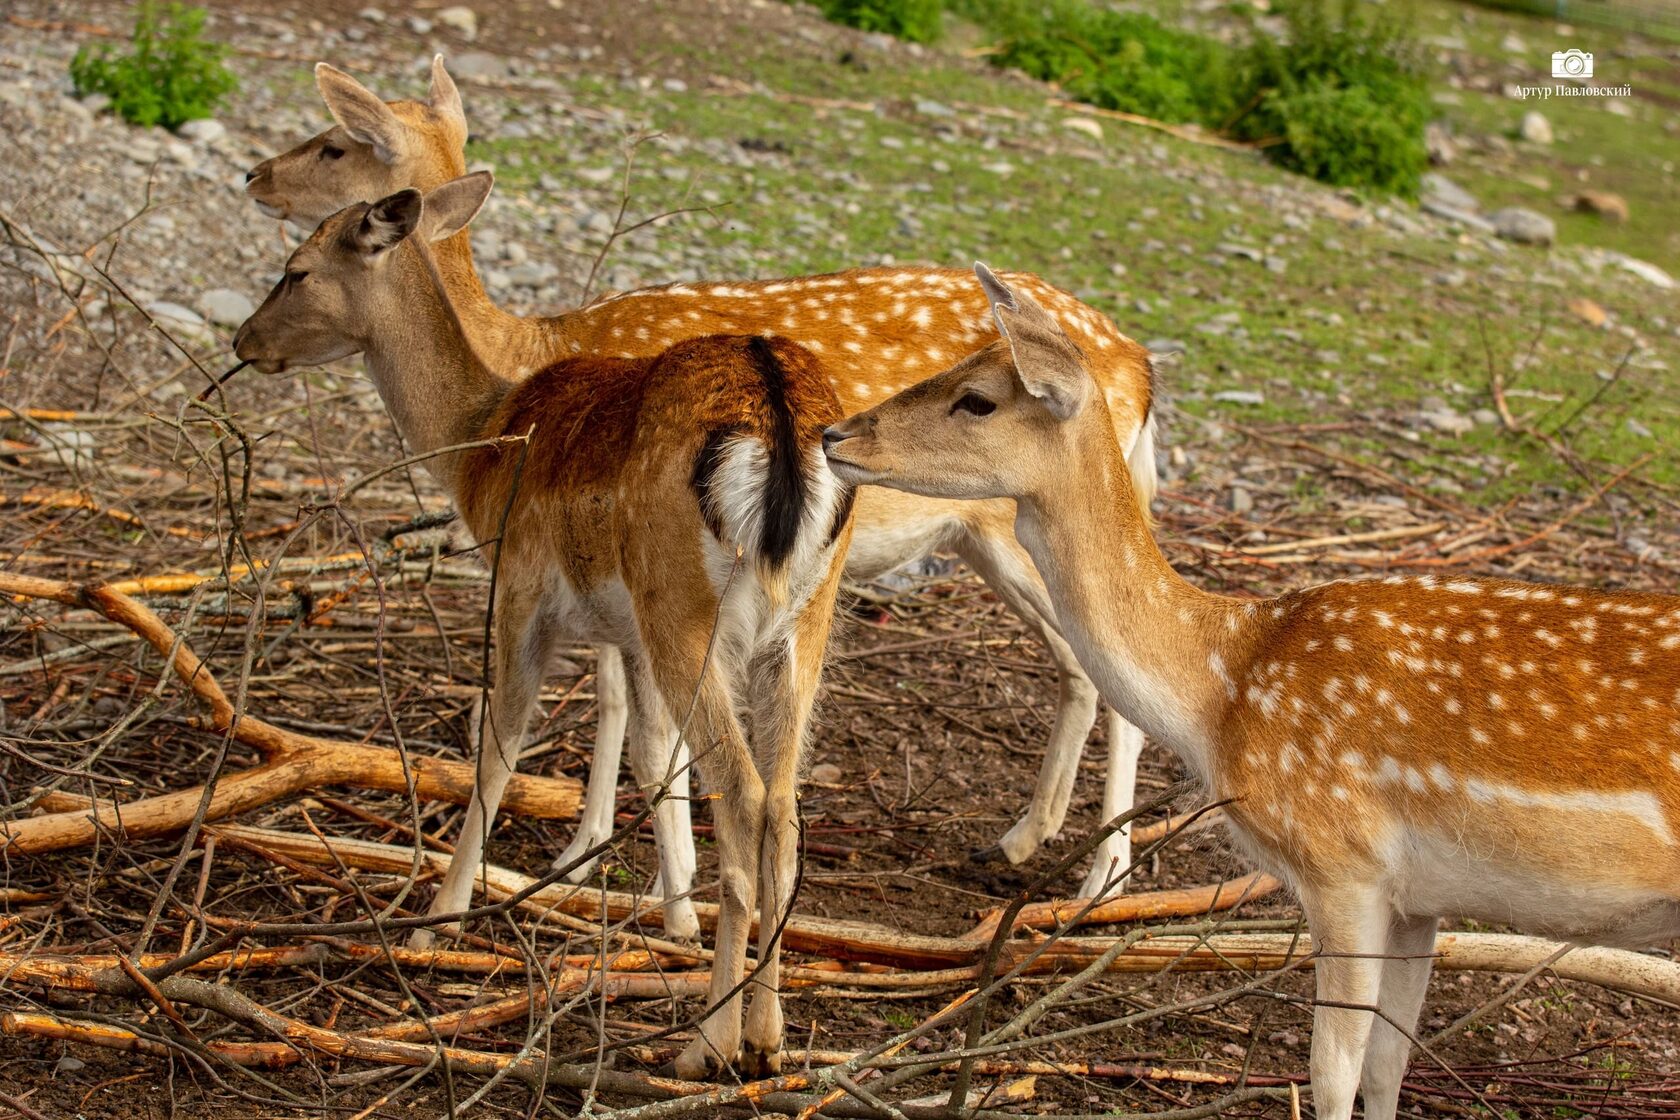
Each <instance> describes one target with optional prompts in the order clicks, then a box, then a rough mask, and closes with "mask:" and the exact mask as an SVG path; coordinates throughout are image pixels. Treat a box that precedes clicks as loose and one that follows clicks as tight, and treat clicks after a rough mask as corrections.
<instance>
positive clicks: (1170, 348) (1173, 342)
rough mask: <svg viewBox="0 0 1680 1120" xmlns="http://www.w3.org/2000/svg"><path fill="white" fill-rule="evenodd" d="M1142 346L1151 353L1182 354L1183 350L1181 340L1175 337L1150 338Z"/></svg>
mask: <svg viewBox="0 0 1680 1120" xmlns="http://www.w3.org/2000/svg"><path fill="white" fill-rule="evenodd" d="M1143 348H1144V349H1145V350H1148V351H1149V352H1150V353H1151V354H1182V353H1184V350H1185V347H1184V343H1183V341H1182V340H1180V339H1176V338H1152V339H1150V340H1149V341H1148V342H1146V343H1144V344H1143Z"/></svg>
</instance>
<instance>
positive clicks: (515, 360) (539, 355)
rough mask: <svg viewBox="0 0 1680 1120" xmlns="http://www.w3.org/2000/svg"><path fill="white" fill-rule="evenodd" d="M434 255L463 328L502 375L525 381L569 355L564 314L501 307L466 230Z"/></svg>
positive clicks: (443, 243)
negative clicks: (483, 278)
mask: <svg viewBox="0 0 1680 1120" xmlns="http://www.w3.org/2000/svg"><path fill="white" fill-rule="evenodd" d="M432 253H433V256H434V258H435V260H436V261H437V269H438V274H439V275H440V276H441V277H442V278H443V286H444V288H445V290H446V291H447V292H448V293H449V302H450V304H451V305H452V306H453V307H454V308H455V314H456V316H457V317H458V318H459V319H460V321H461V327H462V329H463V330H465V331H466V334H467V338H469V339H470V340H471V341H472V344H473V346H474V347H475V348H476V349H477V350H478V352H479V353H480V354H483V355H485V356H486V358H487V359H488V360H489V361H490V363H491V368H492V371H493V372H494V373H495V374H496V376H498V377H500V378H502V379H503V380H506V381H522V380H524V379H525V378H526V377H529V376H530V375H531V374H533V373H535V372H536V371H537V370H539V369H542V368H543V367H544V366H547V365H548V364H549V363H551V362H553V361H555V360H556V359H558V358H560V357H563V356H565V355H566V353H567V349H566V345H565V344H566V340H567V339H566V332H565V322H566V320H565V317H564V316H558V317H554V318H539V317H530V318H526V317H523V316H519V315H515V314H513V313H512V312H509V311H504V310H503V309H502V308H500V307H498V306H496V303H495V301H494V300H492V299H491V298H490V293H488V292H486V291H485V290H484V283H483V281H481V280H480V279H479V276H478V269H477V268H476V267H475V266H474V264H473V252H472V241H471V239H470V238H469V237H468V235H467V231H466V230H462V231H461V232H459V233H457V234H455V235H454V236H453V237H448V238H445V239H444V240H442V241H439V242H437V243H436V244H434V245H433V246H432Z"/></svg>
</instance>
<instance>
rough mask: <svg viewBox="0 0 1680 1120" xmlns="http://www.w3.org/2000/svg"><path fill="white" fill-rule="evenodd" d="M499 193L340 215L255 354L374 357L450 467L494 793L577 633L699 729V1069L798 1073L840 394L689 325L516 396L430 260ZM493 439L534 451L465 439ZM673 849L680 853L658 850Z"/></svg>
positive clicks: (645, 692) (658, 707)
mask: <svg viewBox="0 0 1680 1120" xmlns="http://www.w3.org/2000/svg"><path fill="white" fill-rule="evenodd" d="M489 189H490V176H489V175H488V174H487V173H480V174H477V175H470V176H467V177H465V178H462V179H458V180H454V181H451V182H449V183H446V184H444V185H443V186H441V187H439V188H437V189H436V190H433V191H431V192H429V193H427V194H425V195H422V194H421V193H420V192H419V191H416V190H412V189H408V190H402V191H398V192H396V193H395V194H392V195H389V196H387V197H385V198H382V199H380V200H378V201H377V202H375V203H373V204H371V205H370V204H367V203H358V204H356V205H353V206H350V207H348V208H346V209H344V210H342V211H340V212H339V213H337V214H334V215H332V216H330V217H328V218H327V219H326V221H325V222H323V223H322V225H321V226H320V228H319V229H317V230H316V231H315V233H314V234H313V235H311V236H310V238H309V239H308V240H307V241H306V242H304V243H303V245H301V246H300V247H299V248H298V249H297V251H296V252H294V253H293V254H292V255H291V258H290V259H289V260H288V261H287V263H286V272H285V275H284V277H283V278H282V279H281V280H280V282H279V283H278V284H276V285H275V287H274V289H273V290H272V291H271V292H270V293H269V295H268V298H267V299H266V300H264V302H263V304H262V306H261V307H259V308H258V309H257V310H256V312H255V313H254V314H253V315H252V316H251V318H250V319H249V320H247V321H246V323H245V324H244V325H243V326H242V327H241V328H240V329H239V332H238V335H237V337H236V339H235V348H236V350H237V352H238V354H239V356H240V357H241V358H242V359H244V360H246V361H249V362H252V363H253V364H254V365H255V366H256V367H257V368H258V369H261V370H263V371H265V372H270V373H273V372H279V371H282V370H286V369H290V368H293V367H296V366H306V365H319V364H321V363H323V362H330V361H335V360H337V359H340V358H344V357H348V356H350V355H352V354H355V353H358V352H360V353H362V354H363V355H364V356H365V359H366V363H367V372H368V376H369V378H370V379H371V380H372V382H373V384H374V386H375V388H377V390H378V391H379V395H380V397H381V398H382V399H383V400H384V402H385V405H386V408H387V409H388V410H389V412H390V413H391V417H392V419H393V420H394V421H395V422H396V426H397V428H398V429H399V431H400V432H401V433H402V436H403V438H404V440H405V441H406V442H407V444H408V445H409V446H410V447H412V448H413V449H414V450H415V451H416V452H417V453H419V454H422V455H426V454H432V453H438V454H436V455H435V457H433V458H431V459H429V460H428V466H429V467H430V469H431V471H432V473H433V474H435V475H436V477H437V478H438V480H439V482H440V483H441V484H442V485H443V487H444V488H445V489H446V490H447V491H448V492H449V494H450V496H451V497H452V498H453V499H454V500H455V502H456V504H457V508H459V510H460V511H461V516H462V518H463V520H464V522H465V524H466V525H467V526H468V528H469V529H470V530H471V532H472V534H473V536H474V537H475V538H476V539H477V540H478V541H480V542H482V543H483V544H484V545H485V547H486V548H487V549H488V550H489V552H490V555H489V558H488V559H489V562H490V564H491V565H493V567H494V569H495V571H496V573H497V578H496V582H495V602H494V659H493V663H492V668H493V673H492V677H491V685H492V687H491V692H490V707H489V715H488V718H487V720H486V725H487V730H486V732H485V739H486V742H485V743H484V744H483V747H482V749H481V750H480V755H479V765H478V782H479V785H480V786H481V787H482V788H483V789H484V790H485V796H484V803H485V805H487V806H488V805H493V804H494V803H495V801H496V800H497V798H499V797H500V795H501V792H502V789H503V787H504V786H505V785H506V783H507V780H508V777H509V775H510V774H511V773H512V771H513V769H514V766H515V763H516V752H517V750H518V749H519V745H520V741H521V737H522V735H523V733H524V730H525V727H526V725H527V723H528V721H529V718H530V714H531V709H532V707H533V704H534V702H535V700H536V695H537V690H538V688H539V686H540V684H541V676H542V670H543V668H544V666H545V664H546V663H547V659H548V656H549V654H550V652H551V651H552V649H553V648H554V646H555V645H556V643H557V642H560V641H562V640H593V641H603V642H610V643H611V644H612V645H613V646H614V647H616V648H617V649H619V650H621V651H622V652H623V655H624V662H625V665H626V667H627V679H628V682H629V684H630V690H629V691H630V695H631V697H632V699H633V701H634V704H635V708H636V712H637V716H638V719H639V720H640V721H641V724H642V726H643V727H645V728H647V729H648V730H649V733H650V734H657V735H659V736H661V737H663V738H665V739H667V740H670V739H674V738H675V736H676V735H677V733H678V730H679V724H686V727H687V733H688V735H689V737H690V738H691V740H692V741H693V742H695V743H696V744H699V745H700V747H701V748H702V749H701V752H700V753H701V757H703V758H704V760H705V765H706V767H707V774H708V777H709V779H710V781H711V782H712V784H713V786H714V788H715V790H716V793H717V798H716V803H715V809H714V812H715V820H716V828H717V839H718V861H719V873H720V878H721V884H722V885H721V904H720V917H719V921H718V928H717V943H716V957H715V960H714V963H713V966H712V978H711V988H710V996H711V1000H712V1003H713V1004H714V1008H713V1011H712V1013H711V1015H710V1017H709V1018H707V1019H706V1020H705V1021H704V1023H703V1024H702V1026H701V1028H700V1035H699V1037H698V1038H697V1039H696V1040H695V1041H694V1043H693V1044H692V1045H691V1046H690V1047H689V1048H688V1049H687V1050H685V1051H684V1052H683V1054H682V1055H681V1057H680V1058H679V1059H678V1063H677V1068H678V1071H679V1072H680V1073H681V1074H683V1075H684V1076H688V1077H698V1076H701V1075H703V1074H705V1073H707V1072H708V1071H709V1070H711V1069H714V1068H717V1067H719V1066H722V1065H728V1064H734V1063H737V1062H740V1063H741V1064H742V1065H743V1067H744V1068H745V1069H746V1070H747V1071H748V1072H751V1073H762V1072H764V1071H765V1070H767V1069H774V1068H775V1067H776V1065H777V1064H778V1058H777V1053H778V1050H779V1046H780V1042H781V1037H782V1013H781V1008H780V1004H779V1001H778V996H777V986H778V971H777V965H776V963H775V962H776V957H777V945H776V941H775V932H776V930H777V929H779V916H780V914H781V913H782V912H783V911H784V910H785V909H786V908H787V906H788V905H789V904H790V901H791V897H792V890H793V885H794V878H795V873H796V870H797V860H798V840H799V828H798V821H797V806H796V804H795V798H796V796H797V784H798V775H799V767H800V757H801V753H802V749H803V745H804V741H805V736H806V730H807V724H808V722H809V719H810V715H811V707H812V702H813V699H814V697H815V695H816V689H817V684H818V677H819V675H820V673H821V669H822V662H823V652H824V648H825V645H826V642H827V638H828V632H829V624H830V621H831V619H832V616H833V610H834V600H835V595H836V593H837V591H838V588H839V584H840V577H841V569H842V558H843V556H844V554H845V549H846V545H847V543H848V537H849V535H850V531H851V529H850V508H851V497H850V490H849V489H848V488H846V487H843V486H841V485H839V484H838V483H836V481H835V479H834V477H833V475H832V474H830V473H829V471H828V469H827V468H826V466H825V465H824V460H823V457H822V451H821V432H822V429H823V426H824V425H825V424H827V423H830V422H832V421H834V420H836V419H838V418H839V417H840V409H839V403H838V402H837V401H836V399H835V397H834V393H833V390H832V389H831V388H830V387H829V384H828V380H827V378H826V377H825V376H824V375H823V373H822V370H821V367H820V365H819V364H818V362H817V360H816V359H815V358H814V357H813V356H812V355H811V354H810V353H809V352H808V351H806V350H803V349H802V348H800V347H799V346H797V345H795V344H793V343H790V342H787V341H785V340H782V339H764V338H759V337H756V336H745V337H743V336H728V337H724V336H717V337H708V338H699V339H691V340H687V341H684V342H680V343H678V344H676V345H674V346H672V347H671V348H670V349H668V350H667V351H665V352H664V353H663V354H661V355H659V356H658V357H654V358H595V357H588V358H572V359H565V360H562V361H559V362H556V363H553V364H551V365H549V366H548V367H546V368H544V369H542V370H539V371H538V372H536V373H535V374H533V375H532V376H531V377H530V378H529V379H527V380H525V381H523V382H521V383H519V384H517V385H510V384H509V383H508V382H507V381H505V380H503V379H501V378H498V377H497V376H495V374H493V373H492V372H491V370H490V369H489V368H488V367H487V366H486V365H485V364H484V363H483V362H482V361H481V360H480V359H479V358H478V356H477V353H476V352H475V351H474V349H473V347H472V344H471V342H470V340H469V339H468V337H467V335H466V333H465V332H464V331H463V330H462V328H461V324H460V322H459V321H458V319H457V318H456V316H455V314H454V313H453V311H452V310H451V307H450V303H449V300H448V296H447V293H446V291H445V289H444V287H443V285H442V283H441V281H440V279H439V277H438V274H437V269H436V267H435V265H434V262H433V259H432V255H431V251H430V249H429V245H430V244H431V243H435V242H436V241H438V240H439V239H441V238H447V237H449V236H451V235H453V234H455V233H456V232H457V231H458V230H460V229H461V228H463V227H464V226H465V225H466V224H467V222H468V221H470V220H471V218H472V216H473V215H474V214H476V213H477V212H478V209H479V207H480V206H481V205H482V204H483V202H484V199H485V197H486V196H487V195H488V193H489ZM497 437H503V438H506V437H520V438H524V439H525V440H526V441H527V442H526V444H525V445H524V446H523V447H522V448H520V447H516V446H514V445H512V444H508V443H502V444H500V445H498V446H491V447H486V446H477V447H475V448H473V449H469V450H448V449H452V448H457V447H458V446H459V445H461V444H466V443H473V442H475V441H478V442H479V443H481V444H482V441H486V440H491V439H495V438H497ZM743 724H745V726H746V728H750V732H751V740H750V742H749V738H748V734H747V730H745V729H744V727H743ZM660 777H663V775H652V774H647V775H642V774H639V775H638V778H640V779H642V780H644V781H654V780H657V779H659V778H660ZM475 810H476V811H475ZM488 819H489V812H488V810H487V809H482V808H481V807H478V806H475V807H473V808H472V809H469V812H468V815H467V823H466V828H465V831H464V833H463V835H462V838H461V841H460V843H459V844H458V845H457V847H456V850H455V858H454V861H453V863H452V865H451V867H450V869H449V872H448V874H447V875H446V877H445V879H444V882H443V884H442V886H441V887H440V889H439V892H438V898H439V899H440V900H441V901H440V905H439V907H438V909H440V910H444V911H457V910H460V909H462V908H463V907H464V905H465V903H466V902H467V900H468V898H469V897H470V892H471V889H472V886H473V881H474V879H475V878H476V876H477V873H478V870H479V866H480V860H481V857H482V853H483V843H484V833H485V828H486V826H487V824H488ZM666 839H667V841H669V840H670V838H669V837H667V838H666ZM677 850H679V849H678V848H677V846H676V845H674V844H672V843H669V842H668V843H666V844H664V845H662V846H661V857H662V858H666V859H668V857H669V855H670V854H671V853H673V852H675V851H677ZM661 873H662V875H664V876H665V879H664V881H665V883H666V884H667V885H668V886H670V885H673V884H677V890H678V891H680V892H683V893H684V897H677V898H673V899H670V900H669V901H668V902H667V903H666V906H667V908H672V909H681V910H686V911H688V914H689V924H690V925H692V919H693V913H692V908H693V903H692V902H691V901H690V900H689V899H688V898H687V897H686V889H687V884H686V881H685V880H686V877H687V875H689V874H691V873H692V869H691V868H690V869H678V870H673V869H672V868H671V866H670V864H669V862H667V863H666V865H665V866H664V867H663V868H662V872H661ZM755 894H756V895H757V900H758V902H759V904H760V906H761V907H762V915H763V920H762V921H761V922H760V937H759V953H760V959H761V961H764V962H768V963H765V964H764V965H763V966H762V968H761V971H760V973H759V977H758V981H757V989H758V990H757V992H756V993H755V995H754V997H753V1001H752V1004H751V1006H750V1007H749V1008H748V1010H747V1014H746V1026H745V1032H744V1034H743V1030H742V1023H741V1011H740V995H739V993H738V992H735V991H734V989H735V988H736V987H737V985H738V984H739V982H740V980H741V977H742V972H743V962H744V959H745V954H746V942H747V935H748V930H749V924H750V919H751V912H752V909H753V905H754V896H755ZM726 999H727V1002H724V1001H725V1000H726Z"/></svg>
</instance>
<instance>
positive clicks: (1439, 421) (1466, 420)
mask: <svg viewBox="0 0 1680 1120" xmlns="http://www.w3.org/2000/svg"><path fill="white" fill-rule="evenodd" d="M1418 418H1419V419H1420V420H1422V421H1423V422H1424V423H1425V424H1428V425H1429V426H1430V427H1431V428H1434V429H1435V430H1436V431H1438V432H1448V433H1450V434H1452V435H1455V436H1461V435H1463V434H1464V433H1465V432H1468V431H1472V430H1474V428H1475V427H1476V422H1475V421H1474V420H1472V419H1470V417H1468V416H1465V415H1464V414H1463V413H1460V412H1458V411H1457V410H1456V409H1452V408H1437V409H1432V410H1430V411H1428V412H1420V413H1418Z"/></svg>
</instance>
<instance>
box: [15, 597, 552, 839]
mask: <svg viewBox="0 0 1680 1120" xmlns="http://www.w3.org/2000/svg"><path fill="white" fill-rule="evenodd" d="M0 594H10V595H16V596H20V597H23V598H29V599H48V600H51V601H53V602H56V603H62V604H64V605H65V606H71V607H85V608H88V609H91V610H94V611H97V612H99V613H100V614H102V615H104V616H105V617H106V618H108V619H110V620H111V621H112V622H116V623H120V624H121V625H123V626H126V627H127V628H128V629H130V630H132V631H133V632H134V633H135V634H137V635H139V637H140V638H141V639H142V640H144V641H145V642H147V643H148V644H149V645H150V646H151V647H152V648H153V649H154V650H156V651H157V652H158V654H159V655H160V656H162V657H163V658H164V659H165V660H166V661H167V663H168V666H169V667H170V668H171V669H173V670H174V672H175V675H176V676H177V677H179V678H180V680H181V681H182V683H184V684H186V685H187V687H188V688H190V689H191V690H192V692H193V695H194V696H196V697H197V698H198V700H199V702H200V703H202V704H203V705H204V706H205V707H207V708H208V709H209V710H210V712H209V717H208V721H207V726H206V730H210V731H214V732H219V733H223V734H231V735H232V737H233V739H234V740H235V741H236V742H239V743H243V744H244V745H246V746H248V747H253V748H255V749H256V750H257V751H258V752H259V753H261V754H262V756H263V762H262V764H261V765H259V766H255V767H252V768H251V769H249V770H243V771H238V772H236V773H232V774H227V775H224V776H223V777H222V778H221V779H220V780H219V781H218V782H217V783H216V790H215V793H214V795H213V796H212V798H211V802H210V808H209V811H208V812H207V813H206V815H205V818H204V819H205V820H207V821H213V820H219V819H221V818H223V817H228V816H233V815H235V814H238V813H243V812H247V811H249V810H251V809H254V808H257V807H258V806H261V805H267V804H269V803H270V802H273V801H277V800H279V799H281V798H283V797H287V796H290V795H291V794H294V793H299V792H301V791H303V790H307V789H315V788H318V787H320V786H328V785H353V786H358V787H360V788H363V789H378V790H385V791H387V792H392V793H402V792H405V791H406V790H407V788H408V785H407V780H406V775H405V774H404V770H403V760H402V757H401V756H400V755H399V754H398V753H397V752H396V751H394V750H391V749H389V748H386V747H370V746H367V745H365V744H362V743H351V742H346V741H344V740H339V739H318V738H315V737H314V736H309V735H300V734H298V733H296V732H292V731H287V730H285V729H284V728H280V727H276V726H275V725H274V724H272V723H268V722H266V721H264V720H262V719H259V718H258V717H256V716H253V715H250V714H248V713H245V714H238V713H235V711H234V707H233V704H232V702H231V701H229V700H228V698H227V694H226V693H225V692H223V691H222V687H221V685H219V684H217V683H216V679H215V677H213V676H212V675H211V673H210V670H209V669H208V668H207V667H206V666H205V665H204V663H203V662H202V661H200V660H199V659H198V656H197V655H196V654H194V653H193V651H192V650H191V649H190V648H189V647H188V646H187V645H186V643H185V642H184V641H182V640H180V638H179V637H178V636H177V635H176V634H175V632H174V631H173V630H171V629H169V627H168V626H166V625H165V624H164V623H163V620H162V619H160V618H158V616H157V615H155V614H153V613H152V611H151V610H150V609H148V608H147V607H146V606H144V605H143V604H141V603H139V602H137V601H136V600H134V599H132V598H130V597H129V596H127V595H125V594H123V593H122V592H120V591H117V590H115V589H114V588H113V587H112V586H110V585H109V584H102V583H90V584H85V585H77V584H72V583H66V582H63V581H61V580H48V579H38V578H35V577H32V576H21V575H14V574H12V573H0ZM409 770H410V771H411V772H412V774H413V776H414V781H415V785H416V790H417V794H418V796H419V797H420V798H421V800H425V801H448V802H452V803H454V804H457V805H465V804H467V803H468V801H469V800H470V799H471V797H472V788H473V766H472V764H471V763H469V762H465V761H457V760H454V759H441V758H423V757H422V758H411V759H410V760H409ZM203 789H204V787H202V786H198V787H195V788H193V789H187V790H180V791H178V792H175V793H167V794H161V795H159V796H157V797H147V798H142V799H140V800H137V801H131V802H128V803H127V804H123V805H118V804H116V803H113V802H106V801H100V802H98V803H97V804H96V805H95V806H94V807H93V808H92V809H90V810H78V811H72V812H65V813H51V814H48V815H46V816H40V817H31V818H28V819H26V820H20V821H3V822H0V852H5V853H11V854H35V853H40V852H53V851H60V850H62V849H65V848H74V847H79V846H82V845H85V844H91V843H93V842H94V840H95V839H97V838H98V837H99V836H101V835H103V834H109V833H112V832H117V831H120V832H122V833H123V834H125V835H127V836H128V837H130V838H132V839H142V838H146V837H153V836H166V835H169V834H170V833H172V832H177V831H179V830H180V829H182V828H185V827H186V826H187V825H188V823H190V822H191V821H192V819H193V815H194V814H195V813H196V812H197V811H198V805H199V802H200V800H201V798H202V797H203ZM581 792H582V787H581V786H580V784H579V783H578V782H577V780H576V779H573V778H564V777H562V778H544V777H536V776H532V775H526V774H515V775H514V776H513V779H512V780H511V781H510V782H509V783H508V789H507V795H506V797H505V798H504V800H503V806H504V807H505V808H506V809H507V811H509V812H511V813H516V814H519V815H522V816H531V817H540V818H546V819H557V818H569V817H573V816H575V815H576V814H577V811H578V803H579V801H580V799H581Z"/></svg>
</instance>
